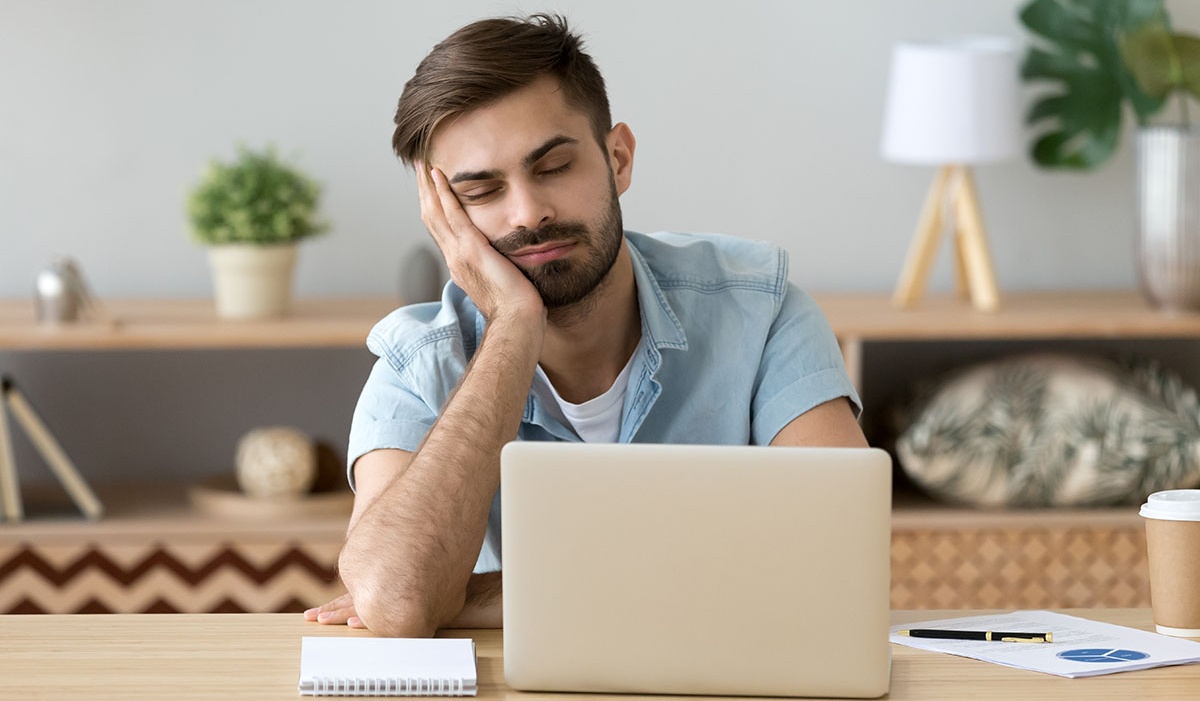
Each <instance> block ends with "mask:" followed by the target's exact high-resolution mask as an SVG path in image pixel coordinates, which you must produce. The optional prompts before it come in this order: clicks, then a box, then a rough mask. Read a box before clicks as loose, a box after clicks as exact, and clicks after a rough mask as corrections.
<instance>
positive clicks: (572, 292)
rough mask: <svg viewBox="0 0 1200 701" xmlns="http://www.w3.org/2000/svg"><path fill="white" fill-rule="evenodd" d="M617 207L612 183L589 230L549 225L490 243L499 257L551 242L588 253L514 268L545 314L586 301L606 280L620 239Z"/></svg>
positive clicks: (568, 224) (579, 225) (565, 224)
mask: <svg viewBox="0 0 1200 701" xmlns="http://www.w3.org/2000/svg"><path fill="white" fill-rule="evenodd" d="M624 236H625V233H624V224H623V222H622V220H621V205H620V203H619V202H618V195H617V187H616V183H614V182H613V181H612V179H611V178H610V180H609V202H608V206H607V207H606V208H605V211H604V213H603V214H602V215H601V216H600V218H599V221H597V222H596V224H595V226H593V227H592V228H591V229H589V228H588V226H587V225H586V224H584V223H583V222H579V221H566V222H553V223H550V224H547V225H545V226H543V227H541V228H538V229H519V230H517V231H514V232H512V233H510V234H507V235H505V236H503V237H501V238H499V239H497V240H495V241H493V242H492V247H493V248H495V249H496V250H497V251H499V252H500V253H502V254H509V253H512V252H515V251H518V250H520V249H522V248H524V247H526V246H539V245H541V244H544V243H549V242H551V241H575V242H576V243H577V244H583V245H584V246H586V247H588V248H589V249H590V250H588V251H585V255H584V256H578V258H579V260H574V259H573V258H575V257H574V256H569V257H567V258H564V259H559V260H552V261H550V262H548V263H543V264H541V265H538V266H536V267H534V268H531V269H529V270H526V269H525V268H521V267H520V266H518V270H520V271H521V272H522V273H523V274H524V275H525V277H527V278H529V281H530V282H532V283H533V286H534V288H536V289H537V291H538V294H540V295H541V296H542V303H543V304H545V305H546V309H547V310H556V309H563V308H565V307H570V306H572V305H575V304H578V303H579V302H582V301H583V300H585V299H587V297H588V295H590V294H592V292H594V291H595V290H596V288H597V287H599V286H600V283H602V282H604V279H605V278H606V277H608V271H610V270H612V267H613V265H614V264H615V263H616V262H617V254H619V253H620V251H621V241H622V240H623V239H624Z"/></svg>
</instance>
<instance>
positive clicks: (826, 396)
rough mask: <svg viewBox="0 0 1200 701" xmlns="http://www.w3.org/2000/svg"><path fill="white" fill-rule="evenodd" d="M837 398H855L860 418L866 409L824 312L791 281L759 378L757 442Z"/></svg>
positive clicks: (755, 406) (852, 400)
mask: <svg viewBox="0 0 1200 701" xmlns="http://www.w3.org/2000/svg"><path fill="white" fill-rule="evenodd" d="M838 397H846V398H847V399H849V400H850V404H851V406H852V407H853V409H854V415H855V416H858V415H859V414H860V413H861V412H862V402H861V401H860V400H859V397H858V392H857V391H855V389H854V385H853V384H851V382H850V378H849V376H848V375H847V374H846V366H845V363H844V362H843V361H842V353H841V350H840V349H839V347H838V343H837V338H836V337H835V336H834V334H833V329H832V328H830V326H829V322H828V321H827V320H826V319H825V314H824V313H822V312H821V309H820V308H819V307H818V306H817V303H816V302H814V301H813V299H812V298H811V297H809V296H808V294H806V293H805V292H803V291H802V290H800V289H799V288H798V287H796V286H795V285H789V286H788V289H787V294H786V295H785V296H784V299H783V304H782V305H781V307H780V310H779V315H778V316H777V317H776V319H775V322H774V323H773V324H772V326H771V331H770V335H769V336H768V338H767V343H766V346H765V347H764V349H763V355H762V359H761V361H760V363H759V368H758V376H757V378H756V380H755V392H754V400H753V404H752V407H751V409H752V417H751V433H752V435H753V440H754V442H755V443H756V444H758V445H767V444H769V443H770V442H771V440H772V439H774V438H775V434H777V433H779V431H780V430H782V429H783V427H784V426H786V425H788V424H789V423H791V421H792V419H795V418H796V417H797V416H800V415H801V414H803V413H804V412H806V411H808V410H809V409H812V408H814V407H817V406H819V405H821V404H824V403H825V402H828V401H830V400H832V399H837V398H838Z"/></svg>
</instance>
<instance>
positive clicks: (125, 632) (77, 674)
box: [0, 609, 1200, 701]
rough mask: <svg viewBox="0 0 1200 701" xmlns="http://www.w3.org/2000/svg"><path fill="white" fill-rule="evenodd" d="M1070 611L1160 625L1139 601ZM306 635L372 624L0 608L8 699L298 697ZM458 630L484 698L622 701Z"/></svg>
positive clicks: (911, 663)
mask: <svg viewBox="0 0 1200 701" xmlns="http://www.w3.org/2000/svg"><path fill="white" fill-rule="evenodd" d="M970 613H972V612H969V611H953V612H946V611H897V612H893V613H892V619H893V622H895V623H911V622H913V621H920V620H932V619H934V618H939V617H946V616H953V615H969V614H970ZM1068 613H1072V614H1075V615H1078V616H1082V617H1085V618H1092V619H1096V620H1104V621H1109V622H1112V623H1119V624H1123V625H1129V626H1134V627H1138V628H1143V629H1146V630H1150V629H1151V628H1152V625H1151V621H1150V612H1149V611H1148V610H1143V609H1136V610H1133V609H1117V610H1101V609H1088V610H1077V611H1069V612H1068ZM304 635H355V636H361V635H366V633H363V632H362V631H354V630H350V629H348V628H345V627H341V626H338V627H327V626H319V625H317V624H315V623H306V622H304V621H303V620H302V619H301V617H300V616H299V615H298V614H130V615H114V614H107V615H76V616H0V698H3V699H36V698H53V699H75V698H78V699H89V700H95V701H107V700H113V701H116V700H118V699H119V700H120V701H137V700H138V699H155V700H158V699H228V700H231V701H239V700H242V699H295V698H299V696H298V694H297V691H296V682H297V679H298V677H299V674H300V637H301V636H304ZM452 635H454V636H455V637H473V638H475V640H476V642H477V647H478V655H479V682H480V683H479V698H481V699H527V700H529V701H535V700H541V699H550V698H563V699H568V698H569V699H572V700H573V701H588V699H601V698H614V697H611V696H599V695H586V696H576V695H569V696H568V695H562V694H523V693H520V692H516V691H512V690H511V689H509V688H508V687H506V686H505V685H504V681H503V677H504V664H503V656H502V651H503V644H502V637H501V633H500V631H495V630H490V631H455V632H453V633H452ZM892 653H893V662H892V691H891V694H890V695H889V696H888V697H887V698H889V699H922V700H923V701H937V700H938V699H947V700H950V699H953V700H954V701H960V700H961V699H964V698H968V697H969V698H971V699H972V700H973V701H987V700H989V699H996V700H997V701H1013V699H1031V698H1044V699H1077V698H1078V699H1083V698H1086V699H1089V700H1092V701H1104V700H1106V699H1112V700H1114V701H1116V700H1117V699H1120V700H1121V701H1126V700H1127V699H1142V698H1153V699H1195V698H1196V694H1197V689H1200V665H1190V666H1179V667H1162V668H1158V669H1150V670H1144V671H1140V672H1126V673H1121V674H1112V675H1106V676H1101V677H1093V678H1088V679H1061V678H1058V677H1054V676H1050V675H1045V674H1039V673H1036V672H1029V671H1023V670H1017V669H1009V668H1007V667H1000V666H998V665H993V664H989V663H986V662H980V661H977V660H970V659H965V658H959V657H953V656H950V655H940V654H937V653H932V652H925V651H922V650H915V649H913V648H908V647H903V646H899V645H893V646H892ZM659 698H667V697H659ZM670 698H683V697H670Z"/></svg>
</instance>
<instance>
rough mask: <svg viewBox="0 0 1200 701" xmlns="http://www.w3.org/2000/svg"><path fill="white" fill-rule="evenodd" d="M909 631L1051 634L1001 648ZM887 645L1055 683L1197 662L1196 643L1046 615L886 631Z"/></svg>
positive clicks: (941, 622)
mask: <svg viewBox="0 0 1200 701" xmlns="http://www.w3.org/2000/svg"><path fill="white" fill-rule="evenodd" d="M914 628H933V629H939V628H940V629H945V630H981V631H987V630H993V631H1020V632H1028V633H1052V634H1053V640H1054V642H1052V643H1003V642H985V641H976V640H944V639H940V638H911V637H908V636H906V635H897V634H896V632H897V631H901V630H910V629H914ZM889 640H891V641H892V642H893V643H897V644H899V645H907V646H909V647H915V648H920V649H922V650H932V651H933V652H944V653H947V654H950V655H960V656H962V657H970V658H973V659H976V660H983V661H985V662H994V663H995V664H999V665H1004V666H1006V667H1016V668H1017V669H1029V670H1033V671H1035V672H1045V673H1046V674H1057V675H1058V676H1060V677H1090V676H1095V675H1097V674H1111V673H1113V672H1128V671H1131V670H1135V669H1148V668H1150V667H1164V666H1168V665H1177V664H1190V663H1193V662H1200V642H1196V641H1193V640H1188V639H1186V638H1172V637H1170V636H1167V635H1159V634H1158V633H1150V632H1147V631H1144V630H1138V629H1136V628H1127V627H1125V626H1118V625H1113V624H1111V623H1099V622H1096V621H1089V620H1087V619H1084V618H1078V617H1075V616H1068V615H1066V614H1061V613H1054V612H1051V611H1014V612H1012V613H1006V614H998V615H991V616H970V617H965V618H945V619H941V620H936V621H921V622H914V623H907V624H904V625H898V626H892V628H891V636H890V637H889Z"/></svg>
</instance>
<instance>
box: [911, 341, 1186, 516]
mask: <svg viewBox="0 0 1200 701" xmlns="http://www.w3.org/2000/svg"><path fill="white" fill-rule="evenodd" d="M898 420H899V425H898V426H897V428H900V429H901V431H900V434H899V436H898V438H897V442H896V453H897V456H898V458H899V463H900V465H901V468H902V469H903V470H904V472H905V474H907V475H908V476H909V477H910V478H911V479H912V480H913V481H914V482H916V483H917V484H918V485H919V486H921V487H922V488H923V489H925V490H926V491H928V492H930V493H931V494H933V495H934V496H937V497H940V498H943V499H945V500H948V501H953V502H957V503H961V504H970V505H977V506H997V507H998V506H1016V507H1039V506H1041V507H1044V506H1099V505H1112V504H1137V503H1140V502H1141V501H1142V500H1144V499H1145V497H1146V495H1147V494H1149V493H1151V492H1155V491H1158V490H1161V489H1176V488H1190V487H1196V486H1200V405H1198V403H1197V397H1196V392H1195V391H1194V390H1193V389H1191V388H1189V387H1187V386H1185V385H1184V383H1183V382H1182V380H1181V379H1180V378H1179V376H1178V375H1177V374H1175V373H1173V372H1170V371H1167V370H1166V369H1164V368H1162V367H1161V366H1159V365H1158V364H1157V363H1154V362H1152V361H1148V360H1144V359H1136V358H1134V359H1122V360H1112V359H1106V358H1099V357H1078V356H1065V355H1049V354H1037V355H1023V356H1017V357H1010V358H1005V359H1001V360H996V361H990V362H986V363H983V364H979V365H974V366H971V367H968V368H965V369H960V370H957V371H955V372H952V373H949V374H947V375H945V376H943V377H941V378H939V379H936V380H935V381H933V382H931V383H928V384H926V385H924V386H922V387H919V388H918V390H917V392H916V399H915V400H914V401H913V402H912V403H910V404H908V405H907V407H906V408H905V409H902V410H901V412H900V413H899V416H898Z"/></svg>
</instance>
